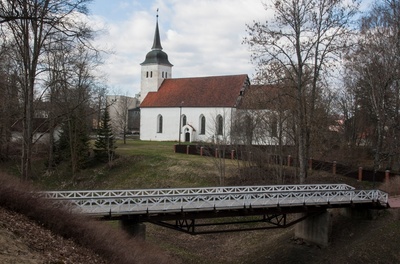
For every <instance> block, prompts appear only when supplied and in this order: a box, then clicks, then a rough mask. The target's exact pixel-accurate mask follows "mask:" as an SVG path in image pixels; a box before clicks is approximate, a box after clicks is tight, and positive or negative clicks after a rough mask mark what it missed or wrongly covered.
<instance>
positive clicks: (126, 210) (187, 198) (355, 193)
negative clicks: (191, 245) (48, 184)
mask: <svg viewBox="0 0 400 264" xmlns="http://www.w3.org/2000/svg"><path fill="white" fill-rule="evenodd" d="M43 194H44V196H45V197H46V198H48V199H51V200H54V201H55V202H56V203H61V204H68V205H71V206H72V209H73V210H74V211H77V212H80V213H83V214H87V215H94V216H109V217H113V216H121V215H152V214H153V215H154V214H171V213H175V214H177V213H180V214H182V213H193V212H202V211H214V212H215V211H225V210H226V211H232V210H241V209H244V208H245V209H246V208H247V209H249V208H251V209H253V210H255V209H257V208H258V209H268V208H270V209H276V208H280V209H282V208H294V207H303V208H304V207H346V206H350V205H354V204H368V205H374V206H378V207H387V203H388V194H387V193H385V192H382V191H380V190H356V189H355V188H354V187H352V186H349V185H346V184H312V185H308V184H307V185H271V186H235V187H210V188H173V189H142V190H95V191H51V192H44V193H43Z"/></svg>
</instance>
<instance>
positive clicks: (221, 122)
mask: <svg viewBox="0 0 400 264" xmlns="http://www.w3.org/2000/svg"><path fill="white" fill-rule="evenodd" d="M216 121H217V122H216V123H217V124H216V125H217V127H216V132H217V135H222V132H223V125H224V119H223V118H222V116H221V115H218V116H217V120H216Z"/></svg>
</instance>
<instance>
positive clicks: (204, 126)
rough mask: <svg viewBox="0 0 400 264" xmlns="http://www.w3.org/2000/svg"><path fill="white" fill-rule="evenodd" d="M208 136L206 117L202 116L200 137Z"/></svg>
mask: <svg viewBox="0 0 400 264" xmlns="http://www.w3.org/2000/svg"><path fill="white" fill-rule="evenodd" d="M205 134H206V118H205V116H203V115H201V116H200V135H205Z"/></svg>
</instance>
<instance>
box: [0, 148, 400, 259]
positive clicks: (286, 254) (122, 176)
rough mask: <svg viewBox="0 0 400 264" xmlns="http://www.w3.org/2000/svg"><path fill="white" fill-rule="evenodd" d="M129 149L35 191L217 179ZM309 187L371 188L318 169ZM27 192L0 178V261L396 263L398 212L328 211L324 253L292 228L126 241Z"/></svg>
mask: <svg viewBox="0 0 400 264" xmlns="http://www.w3.org/2000/svg"><path fill="white" fill-rule="evenodd" d="M130 144H132V145H129V144H128V145H126V146H125V145H124V146H119V148H118V151H119V153H121V154H122V158H121V159H120V161H117V162H115V164H114V167H113V168H111V169H108V168H106V167H95V168H90V169H88V170H86V171H84V172H83V173H82V175H80V176H79V182H78V183H71V182H68V180H67V179H66V178H63V176H62V175H61V174H60V175H52V176H51V177H50V176H48V177H47V178H43V179H42V180H41V181H40V182H39V183H40V184H42V186H41V188H44V189H64V188H66V189H74V188H75V189H78V188H79V189H100V188H102V189H103V188H104V189H115V188H118V189H119V188H127V189H128V188H161V187H164V188H165V187H171V186H177V187H186V186H212V185H215V184H216V182H217V181H218V180H217V178H218V176H217V174H216V173H215V168H214V167H213V164H211V163H210V162H209V161H207V160H206V159H205V158H201V157H198V156H197V157H196V156H191V155H181V154H174V153H171V144H166V143H165V145H160V144H159V143H154V142H151V143H145V142H137V143H130ZM155 150H156V151H155ZM149 168H151V169H149ZM230 169H231V168H229V167H228V171H229V172H230V171H231V170H230ZM84 175H88V176H86V177H87V178H84ZM238 182H239V183H240V184H270V182H268V179H254V178H253V179H247V180H246V179H243V178H237V176H235V175H234V174H231V173H229V176H228V177H227V179H226V184H228V185H234V184H237V183H238ZM308 182H309V183H347V184H350V185H352V186H355V187H357V188H371V187H372V185H371V184H370V183H365V182H358V181H356V180H354V179H350V178H346V177H342V176H340V175H336V176H333V175H331V174H329V173H320V172H312V173H310V177H309V178H308ZM43 184H47V185H43ZM57 186H58V187H57ZM399 186H400V184H399V182H396V181H394V182H391V183H390V184H387V185H385V186H379V188H384V189H385V190H386V191H390V192H391V193H393V194H398V192H399V190H400V188H399ZM26 190H31V187H29V186H26V185H22V184H21V183H20V182H15V181H12V180H10V179H9V178H8V177H6V176H5V175H4V174H1V173H0V263H221V264H222V263H255V264H258V263H260V264H261V263H332V264H333V263H349V264H353V263H354V264H356V263H400V254H399V253H398V251H399V250H398V245H399V244H400V213H399V210H397V209H389V210H384V211H379V212H378V213H376V214H375V215H374V218H373V219H349V218H346V217H344V216H342V215H340V212H339V210H336V211H332V215H333V228H332V242H331V245H330V246H329V247H327V248H321V247H318V246H315V245H311V244H308V243H306V242H304V241H301V240H299V239H295V238H294V232H293V229H292V228H288V229H274V230H262V231H252V232H240V233H224V234H211V235H197V236H191V235H188V234H185V233H180V232H178V231H174V230H169V229H166V228H162V227H159V226H155V225H152V224H149V223H147V224H146V227H147V231H146V243H142V242H137V241H134V240H133V239H129V238H127V237H126V236H125V235H124V234H122V232H121V231H119V229H118V228H117V227H116V223H108V222H107V223H104V222H93V221H92V220H90V219H84V218H83V217H81V216H71V215H70V214H65V212H58V211H56V212H55V211H52V210H53V209H51V210H49V208H48V207H47V205H45V204H43V203H38V202H37V201H38V200H37V198H36V197H33V199H32V197H30V196H26V195H25V194H26V193H27V192H26ZM36 207H38V208H36ZM16 212H19V213H16Z"/></svg>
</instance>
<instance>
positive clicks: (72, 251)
mask: <svg viewBox="0 0 400 264" xmlns="http://www.w3.org/2000/svg"><path fill="white" fill-rule="evenodd" d="M0 263H3V264H11V263H15V264H17V263H31V264H39V263H54V264H56V263H58V264H62V263H107V262H105V261H104V260H103V259H102V258H100V257H99V256H98V255H97V254H95V253H94V252H92V251H90V250H88V249H86V248H83V247H80V246H78V245H77V244H76V243H74V242H73V241H71V240H66V239H63V238H62V237H60V236H58V235H55V234H53V233H52V232H50V231H49V230H47V229H45V228H43V227H41V226H40V225H38V224H36V223H35V222H32V221H31V220H29V219H28V218H27V217H25V216H23V215H21V214H17V213H15V212H11V211H9V210H5V209H4V208H2V207H0Z"/></svg>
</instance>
